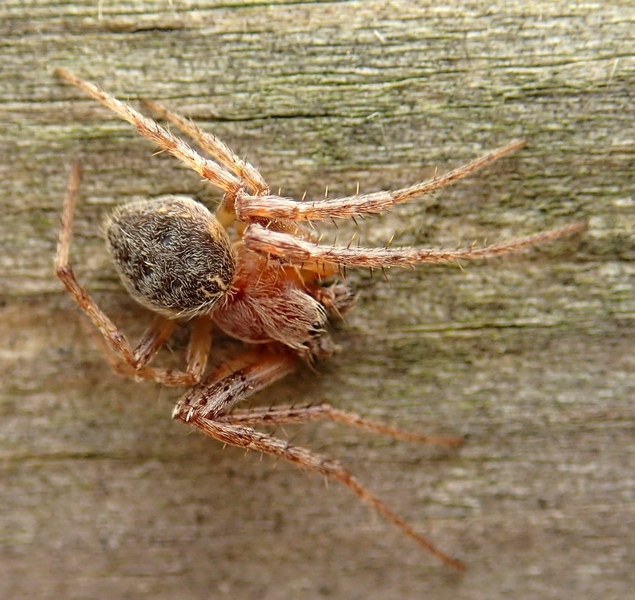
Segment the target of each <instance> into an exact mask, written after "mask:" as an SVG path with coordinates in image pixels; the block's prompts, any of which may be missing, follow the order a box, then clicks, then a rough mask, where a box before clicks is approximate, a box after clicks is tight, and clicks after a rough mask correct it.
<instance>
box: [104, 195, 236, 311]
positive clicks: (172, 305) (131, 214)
mask: <svg viewBox="0 0 635 600" xmlns="http://www.w3.org/2000/svg"><path fill="white" fill-rule="evenodd" d="M106 239H107V243H108V249H109V251H110V253H111V255H112V257H113V260H114V262H115V265H116V267H117V270H118V271H119V274H120V276H121V279H122V281H123V283H124V285H125V286H126V288H127V290H128V292H129V293H130V294H131V295H132V297H133V298H134V299H135V300H137V301H138V302H140V303H141V304H142V305H143V306H145V307H147V308H149V309H150V310H154V311H156V312H158V313H161V314H163V315H165V316H167V317H172V318H174V317H193V316H196V315H201V314H207V313H210V312H211V311H212V310H213V309H214V307H215V306H216V305H217V304H218V302H219V301H220V300H222V298H223V297H224V296H225V294H226V293H227V292H228V290H229V288H230V287H231V284H232V281H233V279H234V274H235V271H236V261H235V258H234V255H233V253H232V248H231V244H230V241H229V238H228V237H227V233H226V232H225V230H224V229H223V227H222V226H221V225H220V223H219V222H218V221H217V219H216V217H214V215H213V214H212V213H211V212H210V211H209V210H207V208H205V207H204V206H203V205H202V204H200V203H198V202H195V201H194V200H192V199H191V198H186V197H184V196H170V197H165V198H160V199H156V200H144V201H141V202H133V203H131V204H126V205H124V206H121V207H120V208H117V209H116V210H115V211H114V212H113V213H112V215H111V216H110V217H109V219H108V220H107V222H106Z"/></svg>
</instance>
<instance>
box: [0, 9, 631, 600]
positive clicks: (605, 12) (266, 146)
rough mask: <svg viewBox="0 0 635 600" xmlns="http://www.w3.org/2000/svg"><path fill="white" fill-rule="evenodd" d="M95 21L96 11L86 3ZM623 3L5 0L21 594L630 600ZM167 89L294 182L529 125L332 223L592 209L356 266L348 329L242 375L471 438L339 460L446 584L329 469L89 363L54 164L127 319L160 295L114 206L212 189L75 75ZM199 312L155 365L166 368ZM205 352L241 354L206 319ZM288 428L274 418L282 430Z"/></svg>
mask: <svg viewBox="0 0 635 600" xmlns="http://www.w3.org/2000/svg"><path fill="white" fill-rule="evenodd" d="M99 7H101V8H100V10H101V13H102V14H101V18H98V9H99ZM634 22H635V10H634V9H633V7H632V6H631V5H629V3H620V2H615V3H602V4H599V5H598V4H593V5H591V4H580V5H577V6H572V5H571V4H570V3H553V2H534V3H531V4H527V3H516V2H503V1H502V0H500V1H497V2H494V3H492V2H490V3H480V2H474V3H469V4H465V3H458V2H456V3H454V2H453V3H449V4H447V3H446V4H445V5H442V6H441V5H438V4H434V3H431V2H424V1H420V2H419V1H418V2H407V3H406V2H397V3H394V2H382V1H374V0H369V1H367V2H323V3H316V2H305V3H303V2H293V3H286V2H236V3H232V2H224V3H215V2H205V1H191V2H187V1H184V0H172V2H168V1H167V0H166V1H160V2H158V1H157V2H130V1H119V0H117V1H115V0H103V1H102V2H101V3H100V4H99V5H98V3H97V2H95V1H86V2H79V1H74V2H60V1H56V2H53V1H51V0H38V2H34V3H30V4H29V3H24V2H18V1H17V0H5V1H4V2H3V3H2V6H1V7H0V35H1V36H2V39H3V44H2V47H1V50H0V54H1V59H2V60H1V62H0V65H1V66H0V70H1V73H2V77H0V92H1V95H0V97H1V98H2V102H1V103H0V139H1V143H0V170H1V173H0V179H1V180H2V181H3V184H4V187H3V195H2V204H3V218H2V219H1V220H0V244H2V253H1V258H0V260H1V261H2V262H1V268H0V294H1V300H2V307H1V308H0V310H1V311H2V317H1V319H0V339H1V340H2V341H1V342H0V352H1V355H2V362H1V363H0V400H1V406H2V415H3V418H2V421H1V425H0V453H1V454H0V455H1V456H2V476H1V477H0V505H1V506H2V507H3V510H2V513H1V515H0V540H1V543H0V553H1V557H2V558H1V560H0V591H1V595H2V596H3V597H21V598H47V597H56V598H58V597H65V598H94V597H113V598H121V597H124V596H125V597H135V598H144V597H148V598H153V599H154V598H174V597H185V598H208V597H210V596H211V597H217V596H221V595H233V596H234V597H239V598H250V597H254V598H256V597H257V598H298V597H311V598H315V597H321V596H328V595H330V596H332V597H343V598H348V597H364V598H369V599H372V598H398V597H403V598H411V597H420V595H421V594H422V593H428V594H429V595H430V596H432V597H435V598H441V599H443V598H470V599H472V598H474V599H479V598H484V599H485V598H487V599H488V600H491V599H492V598H502V597H506V598H507V597H509V596H510V595H512V596H514V597H521V598H560V597H563V596H567V597H570V596H573V595H575V597H576V598H597V597H599V596H600V595H602V596H603V597H605V598H618V597H619V598H623V597H627V596H628V595H629V593H632V589H633V586H634V585H635V575H634V573H635V570H634V569H633V564H634V562H635V552H634V548H635V543H634V537H633V531H635V509H634V503H633V502H634V490H635V478H634V476H633V473H634V472H635V431H634V419H633V405H632V392H633V389H634V386H635V375H634V371H635V369H634V368H633V367H634V359H633V350H632V349H633V342H632V339H633V333H634V330H635V326H634V317H635V296H634V294H633V271H634V269H633V258H634V257H635V243H634V242H635V240H634V236H633V233H632V232H633V231H634V229H635V203H634V201H633V198H634V197H635V191H634V190H635V184H634V183H633V177H632V174H633V166H634V165H633V163H634V158H633V156H634V154H633V140H634V138H633V131H634V130H633V122H634V121H633V118H634V113H635V110H634V103H633V98H632V93H633V92H632V90H633V85H634V83H635V42H634V40H633V35H632V31H633V27H634ZM58 66H61V67H65V68H68V69H70V70H72V71H74V72H76V73H77V74H80V75H82V76H84V77H86V78H88V79H91V80H93V81H96V82H99V83H101V84H103V85H104V86H106V87H107V88H109V89H110V90H111V91H113V92H115V93H116V94H117V95H118V96H119V97H121V98H126V99H131V100H133V101H136V100H137V99H141V98H153V99H157V100H161V101H163V102H164V103H166V104H168V105H170V106H171V107H172V108H175V109H178V110H179V111H181V112H182V113H184V114H186V115H187V116H190V117H192V118H194V119H195V120H197V121H198V122H199V123H200V124H202V125H203V126H204V127H206V128H207V129H209V130H210V131H213V132H214V133H216V134H217V135H219V136H220V137H221V138H223V139H224V140H226V141H227V142H228V143H229V144H230V145H231V146H232V147H233V148H234V149H235V150H236V151H237V152H238V153H239V154H240V155H241V156H245V157H246V158H247V159H248V160H250V161H253V162H254V164H256V165H257V166H258V167H259V168H260V170H261V172H262V173H263V174H264V175H265V177H266V178H267V180H268V181H269V182H270V183H271V185H272V187H273V188H274V189H276V188H277V187H278V186H281V187H282V190H283V192H284V193H285V194H288V195H294V196H298V197H299V196H301V195H302V194H303V193H304V192H305V191H306V192H307V193H308V195H309V196H321V195H322V194H323V193H324V189H325V187H326V186H327V185H328V188H329V195H336V194H337V195H339V194H350V193H353V192H354V191H355V189H356V187H357V184H358V183H359V186H360V189H361V190H363V191H372V190H376V189H388V188H391V187H396V186H402V185H405V184H408V183H411V182H413V181H417V180H419V179H421V178H422V177H425V176H427V175H429V174H430V173H432V172H433V169H434V168H435V167H438V168H440V169H446V168H449V167H452V166H455V165H458V164H460V163H462V162H464V161H467V160H470V159H472V158H474V157H476V156H478V155H479V154H480V153H482V152H484V151H486V150H488V149H492V148H495V147H497V146H500V145H502V144H504V143H506V142H507V141H509V140H510V139H514V138H519V137H525V138H526V139H527V140H528V146H527V148H526V149H524V150H522V151H521V152H519V153H518V154H517V155H515V156H513V157H510V158H507V159H504V160H503V161H501V162H500V163H499V164H497V165H495V166H494V167H492V168H490V169H488V170H487V171H484V172H482V173H480V174H478V175H476V176H474V177H472V178H471V179H470V180H469V181H465V182H463V183H461V184H459V185H457V186H455V187H453V188H452V189H449V190H446V191H445V192H444V193H443V194H441V195H440V196H437V197H434V198H429V199H424V200H423V201H421V202H416V203H413V204H411V205H408V206H404V207H401V208H399V209H398V210H395V211H394V212H392V213H390V214H388V215H385V216H384V217H381V218H371V219H368V220H366V221H364V222H363V223H360V225H359V227H358V228H357V227H355V225H354V224H353V223H342V224H339V228H338V229H334V228H333V227H332V226H328V227H327V228H326V231H327V238H326V239H331V238H332V237H334V236H337V238H338V240H339V241H341V242H347V241H348V240H349V239H350V236H351V235H352V234H353V232H354V231H357V232H358V235H359V236H360V238H361V240H362V242H363V243H365V244H372V245H381V244H383V243H385V242H386V241H387V240H389V239H390V238H391V236H392V235H393V234H395V238H394V241H393V245H422V246H423V245H433V246H445V247H452V246H455V245H456V244H458V243H459V242H462V241H463V242H466V241H467V242H471V241H473V240H484V239H487V240H488V241H494V240H498V239H509V238H511V237H513V236H516V235H524V234H529V233H533V232H535V231H539V230H541V229H545V228H548V227H552V226H556V225H560V224H564V223H567V222H569V221H573V220H577V219H579V218H586V219H588V220H589V224H590V228H589V231H588V232H587V233H586V234H585V235H584V236H583V237H581V238H580V239H576V240H568V241H563V242H560V243H557V244H553V245H549V246H548V247H544V248H541V249H539V250H537V251H534V252H531V253H527V254H524V255H522V256H518V257H515V258H513V259H509V260H504V261H503V260H497V261H492V262H490V263H488V264H483V265H471V266H469V267H466V268H465V270H464V271H463V270H459V269H457V268H440V267H439V268H437V267H435V268H425V269H424V268H420V269H416V270H412V271H396V270H393V271H391V272H390V273H389V279H390V282H389V283H386V282H385V281H384V280H383V278H382V277H381V276H377V275H375V276H374V277H372V278H371V277H370V276H369V275H368V274H367V273H362V272H355V273H350V278H351V280H352V282H353V283H354V285H355V286H356V288H357V290H358V291H359V294H360V297H359V301H358V303H357V307H356V310H355V311H354V312H353V313H352V314H351V316H350V318H349V319H348V320H347V323H346V324H345V325H343V326H339V327H338V329H337V332H336V341H337V343H338V344H339V345H340V347H341V352H340V353H339V354H338V355H337V356H336V357H334V359H333V360H331V361H330V362H329V363H327V364H323V365H320V366H319V368H318V372H317V373H312V372H311V371H309V370H305V371H303V372H301V373H299V374H297V375H296V376H293V377H290V378H288V379H287V380H286V381H283V382H281V383H280V384H278V385H276V386H275V387H273V388H272V389H271V390H270V391H268V392H265V393H262V394H260V395H259V396H258V399H257V400H258V401H259V402H261V403H263V404H265V405H266V404H270V403H278V402H295V403H298V404H304V403H311V402H319V401H322V400H329V401H331V402H333V403H334V404H336V405H337V406H338V407H340V408H345V409H348V410H354V411H358V412H360V413H362V414H364V415H367V416H370V417H375V418H383V419H385V420H388V421H390V422H393V423H395V424H398V425H400V426H402V427H405V428H409V429H413V430H417V431H430V432H446V433H461V434H466V435H468V443H467V445H466V447H465V448H463V449H462V450H461V451H460V452H459V453H457V454H456V455H451V456H448V455H447V454H445V453H443V452H439V451H436V450H433V449H429V448H421V447H416V446H411V445H408V444H404V443H394V442H392V441H390V440H385V439H382V438H377V437H374V436H368V435H365V434H361V433H359V432H356V431H350V430H343V429H342V428H341V427H339V426H331V425H325V424H320V425H312V426H307V427H302V428H300V429H299V430H298V431H296V430H295V429H293V428H288V429H287V428H285V430H286V431H287V433H289V435H290V436H291V438H292V439H293V442H294V443H302V444H306V445H310V446H311V447H313V448H315V449H318V450H320V451H321V452H323V453H327V454H329V455H333V456H337V457H340V458H341V459H342V460H343V461H344V462H345V463H346V464H348V465H349V466H351V468H352V469H353V470H354V472H356V473H357V474H358V475H359V476H360V478H361V479H362V480H363V481H364V482H366V483H367V484H368V485H369V486H370V487H371V488H372V489H373V490H374V491H376V492H378V493H379V494H380V495H381V496H383V497H384V498H385V499H386V500H387V501H388V502H389V503H390V504H391V505H392V506H394V507H395V508H396V509H398V511H399V512H400V513H402V514H403V515H404V516H405V517H406V518H407V519H408V520H409V521H410V522H412V523H413V524H414V525H415V526H416V527H417V528H418V529H419V530H420V531H422V532H426V533H427V534H428V535H429V536H430V537H431V538H432V539H433V540H435V541H436V542H437V543H438V544H439V545H440V546H441V547H443V548H444V549H446V550H448V551H450V552H452V553H454V554H456V555H457V556H460V557H461V558H463V559H464V560H466V561H467V563H468V564H469V569H468V571H467V572H466V574H465V575H463V576H460V577H458V576H455V575H454V574H453V573H449V572H448V571H447V570H446V569H445V568H443V567H442V566H440V565H439V564H437V563H436V562H434V560H432V559H430V558H429V557H427V556H426V555H424V554H422V553H420V552H419V551H418V550H417V549H416V548H415V547H413V546H412V545H411V543H410V542H408V541H407V540H405V539H402V537H400V535H399V534H398V533H397V532H395V531H393V529H392V528H391V527H390V526H389V525H387V524H386V523H384V522H382V521H381V520H380V519H373V518H371V517H369V515H368V511H367V510H366V509H365V508H364V507H363V506H361V505H359V504H358V502H357V501H356V500H355V499H354V498H352V497H351V496H350V495H349V494H348V493H347V492H346V491H344V490H340V489H338V487H337V486H330V487H329V488H328V489H326V490H325V489H324V486H323V484H322V482H321V481H320V480H319V478H316V477H312V476H309V477H307V476H305V475H303V474H299V473H297V471H296V470H295V469H293V468H289V467H287V466H286V465H282V464H279V465H275V468H274V464H273V463H272V462H271V461H269V460H262V461H261V459H260V457H258V456H256V455H253V454H250V455H247V456H246V457H244V456H243V455H242V453H239V452H236V451H234V450H230V449H227V450H225V451H223V449H222V448H220V447H219V446H218V445H216V444H214V443H213V442H211V441H209V440H207V439H204V438H203V437H202V436H200V435H196V434H193V435H188V430H187V429H186V428H185V427H183V426H179V425H177V424H176V423H173V422H172V421H171V420H170V418H169V415H170V410H171V403H172V402H173V401H174V400H176V398H177V397H178V395H179V394H178V391H176V390H163V389H160V388H159V387H158V386H155V385H150V384H142V383H135V382H130V381H126V380H122V379H119V378H117V377H116V376H115V375H113V374H112V373H111V372H110V371H109V369H108V367H107V365H105V364H104V362H103V360H102V357H101V356H100V354H99V352H98V350H97V349H96V347H95V344H94V343H93V341H92V340H91V339H90V337H89V335H87V333H86V331H85V330H84V328H83V327H82V326H81V324H80V320H79V314H78V311H77V310H76V309H75V308H74V306H73V305H72V302H71V300H70V299H69V298H67V297H66V295H64V294H63V292H61V291H60V286H59V284H58V283H57V282H56V281H55V279H54V278H53V276H52V273H51V264H52V257H53V254H54V249H55V239H56V235H57V227H58V219H59V213H60V209H61V202H62V198H63V194H64V188H65V186H66V180H67V176H68V172H69V170H70V166H71V164H72V162H73V161H74V160H76V159H80V160H81V162H82V164H83V166H84V181H83V183H82V202H81V205H80V207H79V210H78V215H77V226H76V239H75V243H74V246H73V261H74V264H75V265H76V266H77V272H78V274H79V276H80V278H81V280H82V281H83V282H86V283H87V285H88V286H89V288H90V289H91V291H94V292H95V295H96V297H97V298H98V299H99V301H100V303H101V304H102V305H103V307H104V308H105V309H106V310H107V311H108V313H109V314H111V315H112V317H113V318H114V319H115V321H116V322H117V323H118V324H121V326H122V327H123V328H124V329H125V331H126V332H130V334H131V336H132V337H134V336H135V335H138V334H139V333H140V332H141V331H142V330H143V328H144V326H145V325H146V324H147V323H148V321H149V316H148V315H147V314H146V313H144V311H142V310H141V309H139V308H137V307H136V306H135V305H134V303H133V302H132V301H131V300H130V299H129V298H128V297H127V296H126V295H125V293H124V292H123V291H122V289H121V286H120V284H119V282H118V281H117V277H116V274H115V272H114V269H113V268H112V266H111V265H110V264H109V263H108V259H107V256H106V253H105V249H104V247H103V242H102V240H101V237H100V224H101V221H102V219H103V215H104V214H106V213H107V212H108V210H109V209H110V208H111V207H113V206H115V205H117V204H119V203H121V202H126V201H130V200H134V199H139V198H145V197H148V196H157V195H161V194H165V193H186V194H189V195H192V196H194V197H197V198H199V199H201V200H203V201H205V202H206V203H208V204H209V205H210V206H213V204H214V202H215V201H216V199H217V198H218V193H217V191H215V190H212V189H209V188H208V187H206V186H205V185H204V184H203V183H201V182H200V181H199V178H198V177H197V176H196V175H194V174H192V173H190V172H188V171H186V170H185V169H183V168H182V167H181V166H180V165H179V164H178V163H177V162H176V161H175V160H173V159H172V158H170V157H168V156H165V155H159V156H153V155H152V152H153V149H152V147H151V145H149V144H148V143H147V142H145V141H143V140H140V139H138V138H137V137H135V134H134V132H133V131H132V130H131V129H130V128H129V127H128V126H127V125H126V124H125V123H121V122H119V121H117V120H116V118H114V117H113V116H112V115H110V114H109V113H108V112H107V111H106V110H105V109H102V108H101V107H99V106H98V105H97V104H96V103H95V102H93V101H92V100H90V99H88V98H85V97H84V96H82V95H81V93H79V92H78V91H77V90H74V89H72V88H70V87H68V86H65V85H63V84H61V83H60V82H58V81H56V80H55V79H54V78H53V77H52V75H51V71H52V69H53V68H54V67H58ZM185 339H186V332H185V331H183V332H181V333H180V335H179V336H178V337H177V339H176V341H175V342H174V344H173V350H174V352H173V353H172V355H166V356H164V357H162V360H163V362H164V363H165V364H167V363H171V362H172V363H174V364H180V363H179V361H180V360H182V356H183V347H184V343H185ZM215 344H216V354H215V358H216V360H222V358H223V357H224V356H227V355H230V354H232V353H234V352H236V351H238V350H239V348H240V346H239V345H238V344H236V343H234V342H232V341H231V340H224V339H222V338H221V337H220V336H216V339H215ZM280 433H281V432H280Z"/></svg>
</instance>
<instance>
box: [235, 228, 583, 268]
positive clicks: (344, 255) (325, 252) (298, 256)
mask: <svg viewBox="0 0 635 600" xmlns="http://www.w3.org/2000/svg"><path fill="white" fill-rule="evenodd" d="M585 228H586V223H585V222H576V223H571V224H570V225H565V226H564V227H559V228H557V229H551V230H549V231H543V232H540V233H536V234H534V235H530V236H527V237H523V238H518V239H515V240H511V241H509V242H504V243H500V244H492V245H489V246H481V247H478V246H471V247H469V248H459V249H457V250H429V249H424V248H360V247H355V248H344V247H337V246H320V245H318V244H315V243H312V242H307V241H305V240H299V239H297V238H295V237H293V236H291V235H286V234H284V233H278V232H276V231H270V230H267V229H265V228H264V227H260V226H258V225H256V224H253V225H250V226H249V228H248V229H247V231H246V233H245V237H244V241H245V244H246V246H247V247H248V248H249V249H250V250H254V251H255V252H259V253H261V254H269V255H273V256H277V257H279V258H281V259H283V260H286V261H289V262H292V263H296V264H301V265H302V266H303V267H304V268H308V267H307V265H312V266H316V265H320V264H322V263H327V264H335V265H350V266H355V267H369V268H387V267H410V266H413V265H416V264H421V263H433V264H438V263H451V262H456V261H460V260H478V259H482V258H491V257H493V256H500V255H502V254H509V253H511V252H518V251H520V250H524V249H526V248H530V247H532V246H536V245H538V244H542V243H544V242H549V241H551V240H555V239H558V238H561V237H565V236H568V235H573V234H575V233H578V232H580V231H582V230H584V229H585Z"/></svg>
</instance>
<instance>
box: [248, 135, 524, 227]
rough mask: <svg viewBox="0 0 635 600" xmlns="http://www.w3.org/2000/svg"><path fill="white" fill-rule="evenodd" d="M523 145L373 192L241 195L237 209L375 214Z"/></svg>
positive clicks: (252, 213) (295, 215) (255, 213)
mask: <svg viewBox="0 0 635 600" xmlns="http://www.w3.org/2000/svg"><path fill="white" fill-rule="evenodd" d="M524 145H525V141H524V140H518V141H513V142H510V143H509V144H507V145H506V146H502V147H501V148H498V149H496V150H493V151H492V152H488V153H487V154H484V155H483V156H481V157H480V158H477V159H476V160H473V161H471V162H469V163H467V164H465V165H462V166H460V167H458V168H456V169H453V170H451V171H448V172H447V173H445V174H443V175H439V176H435V177H433V178H432V179H427V180H426V181H422V182H420V183H416V184H414V185H411V186H409V187H406V188H402V189H400V190H395V191H392V192H375V193H373V194H361V195H356V196H348V197H345V198H325V199H322V200H311V201H309V202H303V201H300V200H295V199H294V198H282V197H280V196H248V195H241V196H240V197H239V198H237V200H236V212H237V214H238V217H239V218H240V219H241V220H243V221H249V220H252V221H253V220H254V219H255V218H256V217H267V218H271V219H290V220H293V221H314V220H319V219H350V218H351V217H356V216H358V215H364V214H376V213H380V212H383V211H385V210H388V209H389V208H391V207H392V206H394V205H395V204H401V203H403V202H407V201H408V200H411V199H412V198H415V197H417V196H422V195H423V194H428V193H430V192H433V191H436V190H440V189H441V188H444V187H446V186H448V185H450V184H452V183H454V182H455V181H458V180H459V179H463V178H464V177H466V176H467V175H470V174H471V173H473V172H474V171H476V170H478V169H482V168H483V167H485V166H487V165H489V164H491V163H493V162H494V161H496V160H498V159H499V158H502V157H503V156H505V155H507V154H510V153H511V152H515V151H516V150H518V149H519V148H522V147H523V146H524Z"/></svg>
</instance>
